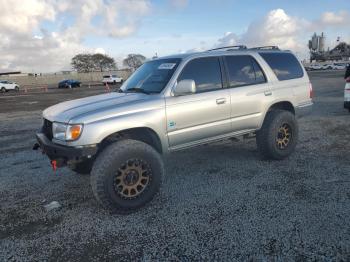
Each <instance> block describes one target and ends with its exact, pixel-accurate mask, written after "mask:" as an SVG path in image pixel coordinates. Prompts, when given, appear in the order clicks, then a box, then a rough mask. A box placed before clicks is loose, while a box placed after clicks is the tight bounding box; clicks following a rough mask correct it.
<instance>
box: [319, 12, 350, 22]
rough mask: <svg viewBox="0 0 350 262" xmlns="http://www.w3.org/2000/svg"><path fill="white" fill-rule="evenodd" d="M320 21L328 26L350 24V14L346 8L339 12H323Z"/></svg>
mask: <svg viewBox="0 0 350 262" xmlns="http://www.w3.org/2000/svg"><path fill="white" fill-rule="evenodd" d="M320 22H321V23H322V24H323V25H326V26H339V25H342V26H349V24H350V14H349V13H348V11H345V10H341V11H339V12H338V13H334V12H325V13H323V14H322V16H321V19H320Z"/></svg>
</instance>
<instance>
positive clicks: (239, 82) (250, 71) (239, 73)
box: [225, 55, 266, 87]
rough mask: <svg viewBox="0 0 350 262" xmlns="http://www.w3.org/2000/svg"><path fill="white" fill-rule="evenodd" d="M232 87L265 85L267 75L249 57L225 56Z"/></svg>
mask: <svg viewBox="0 0 350 262" xmlns="http://www.w3.org/2000/svg"><path fill="white" fill-rule="evenodd" d="M225 59H226V63H227V67H228V74H229V81H230V82H229V83H230V87H237V86H245V85H254V84H260V83H265V82H266V78H265V75H264V73H263V71H262V69H261V67H260V66H259V64H258V63H257V62H256V61H255V59H254V58H252V57H251V56H248V55H237V56H225Z"/></svg>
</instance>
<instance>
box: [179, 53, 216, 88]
mask: <svg viewBox="0 0 350 262" xmlns="http://www.w3.org/2000/svg"><path fill="white" fill-rule="evenodd" d="M185 79H192V80H194V82H195V83H196V89H197V93H201V92H207V91H211V90H215V89H220V88H222V80H221V70H220V62H219V58H218V57H205V58H198V59H194V60H192V61H190V62H188V64H187V65H186V66H185V68H184V69H183V70H182V72H181V74H180V76H179V78H178V80H177V81H181V80H185Z"/></svg>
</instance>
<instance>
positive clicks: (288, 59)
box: [260, 53, 304, 81]
mask: <svg viewBox="0 0 350 262" xmlns="http://www.w3.org/2000/svg"><path fill="white" fill-rule="evenodd" d="M260 55H261V56H262V57H263V58H264V59H265V61H266V62H267V63H268V65H269V66H270V67H271V69H272V70H273V71H274V72H275V74H276V76H277V78H278V80H280V81H282V80H288V79H294V78H300V77H303V75H304V72H303V69H302V68H301V66H300V64H299V62H298V60H297V59H296V57H295V56H294V55H292V54H290V53H260Z"/></svg>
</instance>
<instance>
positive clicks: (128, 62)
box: [123, 54, 146, 69]
mask: <svg viewBox="0 0 350 262" xmlns="http://www.w3.org/2000/svg"><path fill="white" fill-rule="evenodd" d="M145 60H146V57H144V56H143V55H140V54H128V57H127V58H125V59H124V60H123V65H125V66H128V67H131V68H133V69H137V68H138V67H140V66H141V65H142V64H143V63H144V62H145Z"/></svg>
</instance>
